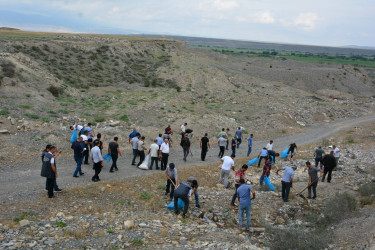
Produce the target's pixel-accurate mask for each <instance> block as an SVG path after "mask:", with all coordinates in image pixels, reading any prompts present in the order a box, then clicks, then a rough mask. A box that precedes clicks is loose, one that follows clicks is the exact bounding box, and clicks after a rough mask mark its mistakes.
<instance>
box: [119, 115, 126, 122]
mask: <svg viewBox="0 0 375 250" xmlns="http://www.w3.org/2000/svg"><path fill="white" fill-rule="evenodd" d="M120 120H121V121H124V122H126V121H128V116H127V115H123V116H121V117H120Z"/></svg>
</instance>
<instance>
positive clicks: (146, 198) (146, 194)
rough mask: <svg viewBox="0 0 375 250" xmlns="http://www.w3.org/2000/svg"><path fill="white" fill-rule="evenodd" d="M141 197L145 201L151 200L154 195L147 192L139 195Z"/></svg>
mask: <svg viewBox="0 0 375 250" xmlns="http://www.w3.org/2000/svg"><path fill="white" fill-rule="evenodd" d="M139 197H140V198H141V199H143V200H149V199H151V197H152V195H151V194H150V193H147V192H143V193H141V194H140V195H139Z"/></svg>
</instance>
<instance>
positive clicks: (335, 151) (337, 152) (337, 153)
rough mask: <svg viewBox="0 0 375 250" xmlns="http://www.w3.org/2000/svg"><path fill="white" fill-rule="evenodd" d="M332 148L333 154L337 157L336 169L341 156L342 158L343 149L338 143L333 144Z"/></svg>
mask: <svg viewBox="0 0 375 250" xmlns="http://www.w3.org/2000/svg"><path fill="white" fill-rule="evenodd" d="M332 148H333V156H334V157H335V159H336V167H335V168H334V170H336V168H337V165H338V164H339V158H340V152H341V151H340V149H339V148H338V147H336V145H333V146H332Z"/></svg>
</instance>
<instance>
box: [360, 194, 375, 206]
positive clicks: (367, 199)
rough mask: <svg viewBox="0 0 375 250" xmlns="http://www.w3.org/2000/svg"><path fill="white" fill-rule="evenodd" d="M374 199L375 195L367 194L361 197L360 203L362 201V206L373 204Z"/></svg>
mask: <svg viewBox="0 0 375 250" xmlns="http://www.w3.org/2000/svg"><path fill="white" fill-rule="evenodd" d="M374 200H375V198H374V197H371V196H365V197H361V199H360V200H359V203H360V204H361V205H362V206H365V205H371V204H372V203H374Z"/></svg>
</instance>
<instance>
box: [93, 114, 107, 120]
mask: <svg viewBox="0 0 375 250" xmlns="http://www.w3.org/2000/svg"><path fill="white" fill-rule="evenodd" d="M94 120H95V121H96V122H104V121H105V118H104V117H103V116H99V115H96V116H94Z"/></svg>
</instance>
